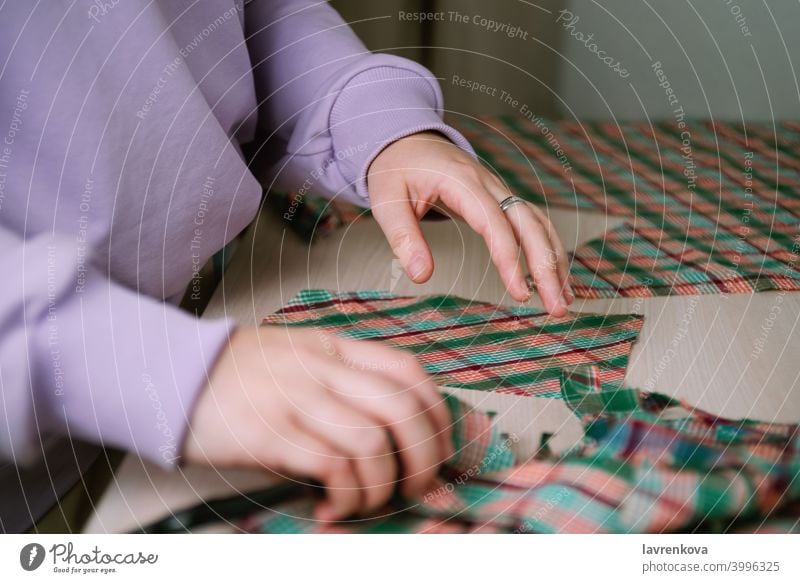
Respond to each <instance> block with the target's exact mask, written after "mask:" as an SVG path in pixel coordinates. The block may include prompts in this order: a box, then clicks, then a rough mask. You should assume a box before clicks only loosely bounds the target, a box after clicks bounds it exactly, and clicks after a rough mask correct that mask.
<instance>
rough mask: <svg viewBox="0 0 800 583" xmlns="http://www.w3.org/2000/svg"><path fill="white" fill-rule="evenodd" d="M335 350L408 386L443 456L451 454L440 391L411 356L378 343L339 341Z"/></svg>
mask: <svg viewBox="0 0 800 583" xmlns="http://www.w3.org/2000/svg"><path fill="white" fill-rule="evenodd" d="M338 350H339V351H340V353H341V354H342V357H343V358H344V359H345V361H346V362H350V363H351V364H352V365H353V366H354V367H356V368H359V367H360V368H361V369H362V370H363V369H368V370H378V371H381V372H383V373H385V374H386V375H388V376H389V377H391V378H392V379H394V380H395V381H396V382H397V383H399V384H400V385H402V386H405V387H408V388H409V389H410V390H411V391H413V392H414V393H415V395H416V397H417V398H418V399H419V401H420V403H421V406H422V409H423V411H424V412H425V414H427V415H429V416H430V418H431V423H433V426H434V428H435V431H436V434H437V437H438V439H439V443H440V447H441V452H442V453H441V455H442V456H443V457H444V458H445V459H446V458H449V457H450V456H452V454H453V441H452V439H451V436H450V428H451V419H450V410H449V409H448V408H447V405H446V403H445V402H444V399H443V398H442V393H441V391H440V390H439V387H437V386H436V383H434V382H433V379H432V378H431V377H430V375H428V373H427V372H425V369H424V368H422V366H421V365H420V364H419V362H418V361H417V359H416V358H414V356H413V355H411V354H409V353H407V352H404V351H401V350H399V349H397V348H392V347H391V346H387V345H386V344H383V343H381V342H370V341H361V342H353V341H347V340H342V341H341V343H340V345H339V347H338Z"/></svg>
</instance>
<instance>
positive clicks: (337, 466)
mask: <svg viewBox="0 0 800 583" xmlns="http://www.w3.org/2000/svg"><path fill="white" fill-rule="evenodd" d="M280 466H281V468H282V469H285V471H286V472H288V473H290V474H294V475H297V476H304V477H308V478H311V479H314V480H317V481H318V482H320V483H321V484H322V485H323V486H325V500H324V501H323V502H321V503H320V504H318V505H317V508H316V510H315V513H314V516H315V518H316V519H317V520H323V521H332V520H341V519H343V518H346V517H348V516H350V515H352V514H354V513H356V512H357V511H358V510H359V508H360V506H361V488H360V485H359V483H358V481H357V479H356V474H355V472H354V471H353V467H352V465H351V463H350V460H348V459H347V456H346V455H344V454H343V453H342V452H340V451H338V450H336V449H335V448H333V447H332V446H330V445H329V444H327V443H325V442H323V441H321V440H320V439H317V438H316V437H314V436H313V435H311V434H309V433H307V432H306V431H304V430H303V429H302V428H299V427H297V428H295V430H294V431H292V432H291V433H290V435H289V436H286V444H285V446H284V447H283V452H282V459H281V463H280Z"/></svg>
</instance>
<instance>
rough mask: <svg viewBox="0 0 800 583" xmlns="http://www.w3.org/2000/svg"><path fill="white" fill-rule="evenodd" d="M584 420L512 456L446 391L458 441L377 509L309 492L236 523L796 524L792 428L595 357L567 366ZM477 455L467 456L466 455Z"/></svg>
mask: <svg viewBox="0 0 800 583" xmlns="http://www.w3.org/2000/svg"><path fill="white" fill-rule="evenodd" d="M562 389H563V393H564V394H563V398H564V401H565V402H567V403H570V406H572V407H573V409H574V410H575V412H576V414H578V415H579V416H580V417H581V418H582V420H583V422H584V424H585V428H586V438H585V443H584V445H582V446H580V447H578V448H577V449H576V450H573V451H571V452H568V453H566V454H565V455H563V456H562V457H560V458H555V457H552V456H550V457H548V456H544V457H543V456H537V458H536V459H533V460H527V461H522V462H521V463H519V462H516V463H515V461H514V460H513V457H512V456H511V455H510V454H508V453H507V452H508V451H509V449H510V447H509V443H510V442H511V441H513V440H512V439H511V438H509V437H508V436H504V435H500V434H498V432H497V431H496V430H495V429H492V428H491V419H490V418H489V417H488V416H486V415H484V414H482V413H478V412H475V411H468V410H467V409H465V408H464V406H463V405H462V404H459V403H458V402H457V401H456V400H455V399H453V398H449V399H448V403H449V404H450V406H451V410H452V411H453V417H454V426H453V432H454V439H455V443H456V445H457V449H456V451H457V452H458V453H457V454H456V456H455V457H454V459H453V460H452V461H451V462H450V463H449V464H448V465H447V466H446V467H445V468H444V469H443V470H442V471H441V472H440V476H439V478H438V480H437V482H436V483H434V484H433V485H432V487H431V489H430V490H429V491H428V492H427V493H426V494H424V495H423V496H420V497H419V498H417V499H414V500H404V501H395V502H394V503H393V504H392V505H391V506H390V507H388V508H386V509H385V511H384V512H382V513H380V514H381V516H380V517H377V518H370V519H362V520H353V521H343V522H341V523H338V524H332V525H330V524H320V523H317V522H314V521H313V520H312V519H311V518H310V517H311V510H312V506H313V501H312V500H310V499H303V500H296V501H293V502H290V503H287V504H284V505H280V506H278V507H276V508H272V509H269V510H261V511H258V512H255V513H253V514H251V515H250V516H248V517H246V518H245V519H243V520H242V521H241V522H240V524H239V527H240V528H241V529H243V530H244V531H246V532H271V533H299V532H303V533H308V532H360V533H364V532H417V533H420V532H426V533H428V532H437V533H446V532H520V533H526V532H549V533H555V532H559V533H592V532H611V533H627V532H674V531H736V532H748V531H750V532H778V531H783V532H787V531H792V530H796V529H797V525H798V521H797V515H796V509H797V507H798V503H800V449H799V447H800V431H798V430H799V429H800V428H799V427H798V426H797V425H788V424H785V425H780V424H768V423H760V422H755V421H750V420H729V419H722V418H719V417H716V416H713V415H710V414H708V413H706V412H704V411H700V410H698V409H694V408H692V407H691V406H688V405H686V404H685V403H682V402H680V401H678V400H676V399H673V398H671V397H668V396H665V395H660V394H657V393H643V392H639V391H636V390H633V389H620V388H617V389H613V390H612V391H614V392H616V393H617V395H616V396H615V397H609V398H598V395H600V394H602V393H603V392H604V390H603V389H602V387H601V383H600V381H599V378H598V371H597V369H596V367H582V368H580V369H575V370H571V371H565V373H564V376H563V383H562ZM479 458H480V461H478V462H476V461H475V460H476V459H479Z"/></svg>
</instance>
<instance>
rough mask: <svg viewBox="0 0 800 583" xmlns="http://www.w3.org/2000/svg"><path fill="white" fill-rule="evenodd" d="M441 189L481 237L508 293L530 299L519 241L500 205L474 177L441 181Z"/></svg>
mask: <svg viewBox="0 0 800 583" xmlns="http://www.w3.org/2000/svg"><path fill="white" fill-rule="evenodd" d="M440 190H441V194H440V195H441V197H442V199H443V200H444V202H445V203H446V204H447V205H448V206H449V207H450V208H452V209H453V210H454V211H456V213H458V215H460V216H461V218H463V219H464V220H465V221H466V222H467V224H468V225H469V226H470V227H472V228H473V229H474V230H475V232H476V233H478V234H479V235H480V236H481V237H483V240H484V241H485V242H486V247H487V248H488V249H489V255H490V256H491V258H492V262H493V263H494V264H495V267H497V271H498V273H500V277H501V279H502V280H503V283H504V284H505V286H506V289H507V290H508V292H509V294H511V297H513V298H514V299H515V300H517V301H520V302H524V301H527V300H528V299H530V291H529V290H528V286H527V284H526V283H525V276H524V275H523V271H522V267H521V265H520V258H521V254H520V250H519V245H518V244H517V240H516V238H515V236H514V233H513V232H512V230H511V225H509V224H508V221H507V220H506V218H505V216H503V211H501V210H500V205H499V204H498V202H497V201H496V200H495V199H494V197H493V196H492V195H491V194H490V193H489V191H488V190H487V189H486V187H485V186H484V185H483V184H481V183H480V182H479V181H477V180H474V181H473V180H469V181H456V180H454V179H451V180H446V181H444V182H443V183H442V186H441V187H440Z"/></svg>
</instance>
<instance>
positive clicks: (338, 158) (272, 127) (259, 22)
mask: <svg viewBox="0 0 800 583" xmlns="http://www.w3.org/2000/svg"><path fill="white" fill-rule="evenodd" d="M245 27H246V35H247V38H248V41H247V42H248V48H249V51H250V55H251V61H252V63H253V70H254V78H255V84H256V94H257V96H258V100H259V124H260V126H261V128H262V130H263V131H264V132H266V133H267V134H268V136H269V140H270V141H272V142H273V143H274V142H277V143H279V144H280V149H281V150H282V152H281V154H282V156H281V157H280V159H279V161H278V163H277V164H276V165H275V166H274V167H272V168H271V169H270V171H268V173H267V176H266V178H267V180H268V181H270V182H271V183H272V184H275V185H276V186H278V187H280V188H288V189H297V188H303V189H308V190H311V191H313V192H315V193H319V194H322V195H325V196H328V197H340V198H342V199H344V200H347V201H349V202H353V203H356V204H359V205H361V206H369V196H368V193H367V183H366V174H367V169H368V168H369V165H370V163H371V162H372V160H373V159H374V158H375V157H376V156H377V155H378V153H380V151H381V150H382V149H383V148H384V147H386V146H387V145H388V144H390V143H391V142H393V141H395V140H397V139H399V138H402V137H405V136H408V135H410V134H414V133H417V132H421V131H426V130H428V131H437V132H440V133H442V134H444V135H445V136H447V138H449V139H450V140H451V141H452V142H454V143H455V144H456V145H458V146H459V147H461V148H463V149H464V150H466V151H468V152H470V153H473V152H472V149H471V147H470V146H469V143H468V142H467V140H466V139H465V138H464V137H463V136H462V135H461V134H460V133H459V132H457V131H456V130H455V129H453V128H452V127H450V126H448V125H447V124H445V123H444V122H443V121H442V113H443V100H442V92H441V89H440V87H439V84H438V82H437V80H436V78H435V77H434V76H433V74H432V73H431V72H430V71H428V70H427V69H425V68H424V67H422V66H421V65H419V64H417V63H414V62H413V61H410V60H408V59H403V58H400V57H396V56H392V55H385V54H372V53H370V52H369V51H368V50H367V49H366V47H365V46H364V45H363V44H362V43H361V41H360V40H359V39H358V38H357V37H356V35H355V34H354V33H353V31H352V30H351V29H350V27H349V26H348V25H347V23H346V22H344V21H343V20H342V18H341V17H340V16H339V14H338V13H337V12H336V11H335V10H334V9H333V8H331V7H330V6H329V5H328V4H327V2H319V1H314V0H269V1H259V0H256V1H254V2H250V3H248V4H247V8H246V13H245Z"/></svg>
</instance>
